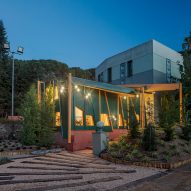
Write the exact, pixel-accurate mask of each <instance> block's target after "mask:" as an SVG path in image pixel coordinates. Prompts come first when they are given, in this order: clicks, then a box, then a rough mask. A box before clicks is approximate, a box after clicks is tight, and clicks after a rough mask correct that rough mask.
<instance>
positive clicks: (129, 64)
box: [127, 60, 133, 77]
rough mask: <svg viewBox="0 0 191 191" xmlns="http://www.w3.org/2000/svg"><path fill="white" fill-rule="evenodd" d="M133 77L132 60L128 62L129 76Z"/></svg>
mask: <svg viewBox="0 0 191 191" xmlns="http://www.w3.org/2000/svg"><path fill="white" fill-rule="evenodd" d="M132 75H133V61H132V60H130V61H128V62H127V76H128V77H131V76H132Z"/></svg>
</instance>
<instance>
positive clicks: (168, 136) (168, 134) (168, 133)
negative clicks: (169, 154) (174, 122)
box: [163, 124, 175, 141]
mask: <svg viewBox="0 0 191 191" xmlns="http://www.w3.org/2000/svg"><path fill="white" fill-rule="evenodd" d="M163 129H164V132H165V140H166V141H171V140H173V139H174V136H175V132H174V129H173V127H170V126H168V125H167V124H165V125H164V126H163Z"/></svg>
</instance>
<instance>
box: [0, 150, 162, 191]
mask: <svg viewBox="0 0 191 191" xmlns="http://www.w3.org/2000/svg"><path fill="white" fill-rule="evenodd" d="M161 172H165V170H160V169H156V168H145V167H138V166H132V165H131V166H130V165H119V164H112V163H109V162H107V161H104V160H102V159H100V158H98V157H96V156H94V155H93V154H92V151H91V150H85V151H78V152H74V153H71V152H67V151H61V152H60V153H48V154H46V155H45V156H39V157H38V156H35V157H31V158H22V159H16V160H14V161H13V162H11V163H8V164H5V165H1V166H0V191H15V190H19V191H33V190H34V191H45V190H58V191H59V190H60V191H63V190H64V191H75V190H76V191H104V190H107V191H108V190H113V189H116V190H117V188H118V187H121V186H122V185H124V184H127V183H130V182H134V181H136V180H139V179H143V178H146V177H149V176H152V175H157V174H159V173H161Z"/></svg>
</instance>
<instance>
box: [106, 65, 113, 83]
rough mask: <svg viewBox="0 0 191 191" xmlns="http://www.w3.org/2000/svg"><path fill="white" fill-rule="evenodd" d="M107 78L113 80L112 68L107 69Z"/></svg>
mask: <svg viewBox="0 0 191 191" xmlns="http://www.w3.org/2000/svg"><path fill="white" fill-rule="evenodd" d="M107 80H108V82H112V68H108V69H107Z"/></svg>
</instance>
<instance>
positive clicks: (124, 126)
mask: <svg viewBox="0 0 191 191" xmlns="http://www.w3.org/2000/svg"><path fill="white" fill-rule="evenodd" d="M119 100H120V104H121V113H122V122H123V128H124V127H125V124H124V112H123V104H122V99H121V97H119Z"/></svg>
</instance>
